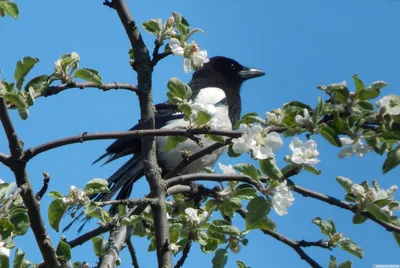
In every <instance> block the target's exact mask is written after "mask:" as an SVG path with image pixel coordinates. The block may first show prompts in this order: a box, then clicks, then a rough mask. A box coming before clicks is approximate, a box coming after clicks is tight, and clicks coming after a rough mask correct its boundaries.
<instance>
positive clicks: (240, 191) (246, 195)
mask: <svg viewBox="0 0 400 268" xmlns="http://www.w3.org/2000/svg"><path fill="white" fill-rule="evenodd" d="M233 196H234V197H237V198H239V199H245V200H251V199H253V198H254V197H256V196H257V190H256V189H255V188H254V187H253V186H250V185H248V184H241V185H239V186H238V187H236V189H235V192H234V193H233Z"/></svg>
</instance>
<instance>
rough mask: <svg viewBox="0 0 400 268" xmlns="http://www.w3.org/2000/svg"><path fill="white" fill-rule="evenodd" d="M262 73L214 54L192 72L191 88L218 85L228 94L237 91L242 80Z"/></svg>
mask: <svg viewBox="0 0 400 268" xmlns="http://www.w3.org/2000/svg"><path fill="white" fill-rule="evenodd" d="M264 74H265V73H264V72H263V71H261V70H259V69H255V68H248V67H246V66H243V65H241V64H240V63H238V62H237V61H235V60H233V59H230V58H227V57H222V56H216V57H212V58H210V60H209V61H208V62H207V63H204V64H203V66H202V67H201V68H200V69H199V70H197V71H196V72H195V73H194V74H193V78H192V81H191V84H193V85H191V86H192V89H193V86H194V87H195V91H196V90H197V89H201V88H205V87H218V88H221V89H222V90H224V91H225V92H226V93H227V94H228V93H233V92H235V91H236V92H239V91H240V87H241V85H242V83H243V82H244V81H246V80H249V79H252V78H256V77H260V76H263V75H264Z"/></svg>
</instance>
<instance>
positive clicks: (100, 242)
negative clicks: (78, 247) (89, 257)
mask: <svg viewBox="0 0 400 268" xmlns="http://www.w3.org/2000/svg"><path fill="white" fill-rule="evenodd" d="M92 243H93V250H94V254H95V255H96V256H97V257H100V256H102V255H103V252H104V250H105V248H106V245H107V241H106V240H104V239H103V238H101V237H93V238H92Z"/></svg>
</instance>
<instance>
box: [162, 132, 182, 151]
mask: <svg viewBox="0 0 400 268" xmlns="http://www.w3.org/2000/svg"><path fill="white" fill-rule="evenodd" d="M186 139H187V138H186V137H184V136H168V140H167V144H166V145H165V151H167V152H169V151H170V150H172V149H174V148H175V147H176V146H177V145H178V144H179V143H181V142H184V141H185V140H186Z"/></svg>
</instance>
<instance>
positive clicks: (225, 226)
mask: <svg viewBox="0 0 400 268" xmlns="http://www.w3.org/2000/svg"><path fill="white" fill-rule="evenodd" d="M208 231H210V232H212V233H219V234H221V235H229V236H232V235H233V236H239V235H240V231H239V229H238V228H236V227H235V226H232V225H231V224H230V223H229V222H227V221H224V220H214V221H213V222H212V223H211V224H210V225H209V227H208Z"/></svg>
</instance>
